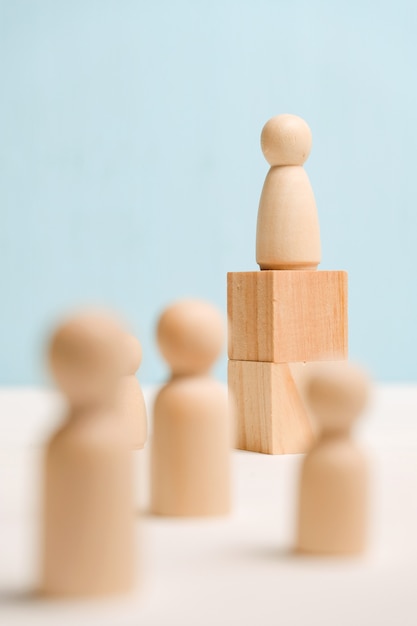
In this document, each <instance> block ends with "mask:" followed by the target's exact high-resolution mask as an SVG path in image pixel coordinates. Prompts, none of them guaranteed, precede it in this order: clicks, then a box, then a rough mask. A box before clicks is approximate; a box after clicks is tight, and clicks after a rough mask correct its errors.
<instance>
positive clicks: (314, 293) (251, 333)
mask: <svg viewBox="0 0 417 626" xmlns="http://www.w3.org/2000/svg"><path fill="white" fill-rule="evenodd" d="M347 299H348V277H347V273H346V272H344V271H319V272H317V271H308V270H307V271H302V270H301V271H291V270H288V271H287V270H265V271H261V272H229V273H228V275H227V309H228V321H229V346H228V353H229V358H230V359H233V360H238V361H264V362H273V363H291V362H299V361H331V360H339V359H346V358H347V353H348V303H347Z"/></svg>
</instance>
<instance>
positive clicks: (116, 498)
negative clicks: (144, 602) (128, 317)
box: [41, 312, 135, 596]
mask: <svg viewBox="0 0 417 626" xmlns="http://www.w3.org/2000/svg"><path fill="white" fill-rule="evenodd" d="M122 332H123V331H122V329H121V328H120V326H119V324H118V323H117V322H116V321H115V320H114V319H113V318H112V317H110V316H108V315H106V314H104V313H90V312H86V313H81V314H79V315H77V316H76V317H73V318H72V319H70V320H69V321H67V322H66V323H64V324H63V325H62V326H61V327H60V328H58V330H57V331H56V333H55V334H54V336H53V337H52V341H51V345H50V352H49V360H50V366H51V369H52V372H53V375H54V377H55V379H56V381H57V383H58V385H59V387H60V388H61V390H62V391H63V393H64V394H65V396H66V397H67V400H68V403H69V410H68V415H67V419H66V421H65V423H64V424H63V426H62V427H61V428H59V430H58V431H57V432H56V433H55V434H54V435H53V436H52V438H51V439H50V441H49V443H48V445H47V448H46V458H45V467H44V510H43V546H42V579H41V592H42V593H43V594H45V595H48V596H96V595H106V594H113V593H121V592H126V591H128V590H129V589H130V588H131V587H132V585H133V583H134V570H135V567H134V561H135V541H134V531H135V529H134V516H133V507H134V503H133V485H132V465H131V461H132V453H131V450H130V442H129V440H128V437H127V432H126V429H125V428H124V427H123V426H122V425H121V423H120V420H119V419H118V416H117V412H116V406H117V389H118V384H119V380H120V376H121V372H122V368H123V352H122Z"/></svg>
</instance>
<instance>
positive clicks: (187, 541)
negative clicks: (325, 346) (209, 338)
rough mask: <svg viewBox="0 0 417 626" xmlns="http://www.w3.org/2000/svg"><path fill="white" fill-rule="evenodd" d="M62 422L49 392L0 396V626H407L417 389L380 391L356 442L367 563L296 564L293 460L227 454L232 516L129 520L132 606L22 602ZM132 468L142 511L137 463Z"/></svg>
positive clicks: (414, 570) (416, 493)
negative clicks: (135, 556) (46, 456)
mask: <svg viewBox="0 0 417 626" xmlns="http://www.w3.org/2000/svg"><path fill="white" fill-rule="evenodd" d="M145 395H146V398H147V402H148V403H149V404H151V398H152V395H153V394H152V390H146V394H145ZM61 413H62V403H61V400H60V398H59V397H58V396H57V395H56V394H54V393H52V392H48V391H45V390H41V389H0V625H1V626H17V625H19V626H21V625H26V624H27V625H28V626H29V625H30V626H37V625H39V626H49V625H51V626H52V625H53V626H66V625H67V624H68V625H69V624H71V626H74V625H75V626H84V625H87V624H88V625H89V626H96V625H97V626H99V625H100V626H165V625H167V626H177V625H178V626H214V625H220V626H223V625H230V626H234V625H235V624H236V625H239V626H246V625H248V626H249V625H251V626H257V625H258V624H259V625H260V626H269V625H271V626H272V625H274V626H275V625H280V626H281V625H282V626H291V625H297V626H304V625H305V624H306V625H307V624H308V625H309V626H310V625H315V624H317V625H319V624H320V625H321V626H327V625H328V626H345V625H346V626H362V625H363V626H374V625H375V626H385V625H387V626H388V625H390V626H391V625H392V626H397V625H398V626H408V625H410V626H416V625H417V386H416V387H411V386H380V387H378V388H376V390H375V393H374V400H373V403H372V406H371V408H370V409H369V411H368V412H367V415H366V416H365V419H364V420H363V422H362V426H361V428H360V429H358V439H360V441H361V442H362V444H363V445H364V447H365V448H367V450H368V454H369V458H370V461H371V468H372V477H373V481H372V482H373V498H372V507H371V508H372V524H371V542H370V547H369V550H368V552H367V554H366V555H365V556H363V557H361V558H355V559H317V558H305V557H304V558H301V557H296V556H294V555H293V554H292V553H291V544H292V537H293V530H294V513H295V496H296V485H297V477H298V472H299V467H300V461H301V457H300V456H267V455H260V454H253V453H249V452H238V451H234V452H233V468H234V486H235V490H234V512H233V514H232V515H231V516H230V517H228V518H223V519H214V520H213V519H211V520H170V519H163V518H152V517H150V516H146V515H142V516H139V515H138V535H140V539H141V547H140V550H139V559H140V562H141V581H140V583H138V587H137V590H136V591H135V592H134V593H133V594H131V596H129V597H127V598H119V599H113V600H106V601H100V602H99V601H89V602H87V601H84V602H74V601H72V602H60V601H54V602H51V601H45V600H42V601H41V600H39V599H35V598H34V597H33V596H32V595H31V594H30V592H31V590H32V589H33V588H34V587H35V585H36V546H37V541H36V538H37V536H38V527H37V520H38V515H37V507H38V501H39V461H40V458H41V454H42V441H43V440H44V439H45V437H46V436H47V434H48V433H49V432H50V431H51V429H52V428H53V427H54V425H55V424H56V423H58V421H59V416H60V414H61ZM136 457H137V471H138V477H139V485H140V486H139V489H138V501H139V500H140V501H141V503H142V505H146V499H147V485H146V482H147V481H146V472H147V464H148V459H147V452H146V451H145V452H142V453H136Z"/></svg>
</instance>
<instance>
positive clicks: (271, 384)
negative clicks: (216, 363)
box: [228, 361, 313, 454]
mask: <svg viewBox="0 0 417 626" xmlns="http://www.w3.org/2000/svg"><path fill="white" fill-rule="evenodd" d="M228 369H229V371H228V381H229V389H230V390H231V392H232V394H233V397H234V398H235V402H236V424H235V435H236V436H235V447H236V448H239V449H241V450H251V451H253V452H263V453H266V454H291V453H301V452H306V451H307V450H308V449H309V448H310V446H311V444H312V440H313V432H312V428H311V424H310V420H309V418H308V415H307V412H306V409H305V406H304V404H303V402H302V400H301V398H300V395H299V393H298V390H297V387H296V385H295V382H294V379H293V377H292V375H291V370H290V367H289V365H288V364H286V363H258V362H253V361H229V368H228Z"/></svg>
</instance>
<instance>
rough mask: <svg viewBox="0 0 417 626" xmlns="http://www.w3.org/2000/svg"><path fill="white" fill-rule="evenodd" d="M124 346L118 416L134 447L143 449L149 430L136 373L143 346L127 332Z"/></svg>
mask: <svg viewBox="0 0 417 626" xmlns="http://www.w3.org/2000/svg"><path fill="white" fill-rule="evenodd" d="M123 347H124V352H125V360H124V368H123V374H124V375H123V376H122V377H121V379H120V386H119V404H118V406H119V408H118V413H119V416H118V417H119V419H120V420H121V422H123V423H124V424H125V425H126V428H127V429H128V431H129V436H130V440H131V443H132V448H134V449H141V448H143V447H144V445H145V443H146V437H147V432H148V426H147V418H146V407H145V400H144V398H143V393H142V389H141V386H140V384H139V381H138V379H137V378H136V375H135V374H136V372H137V370H138V369H139V367H140V364H141V361H142V347H141V345H140V343H139V340H138V339H137V338H136V337H134V336H133V335H130V334H128V333H126V334H125V337H124V341H123Z"/></svg>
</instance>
